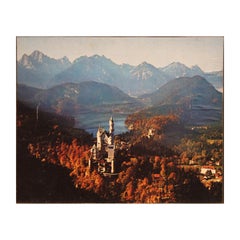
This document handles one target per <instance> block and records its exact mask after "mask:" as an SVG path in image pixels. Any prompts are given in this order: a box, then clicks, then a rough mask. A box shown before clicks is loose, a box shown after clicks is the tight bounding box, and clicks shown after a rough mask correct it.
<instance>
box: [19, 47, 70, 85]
mask: <svg viewBox="0 0 240 240" xmlns="http://www.w3.org/2000/svg"><path fill="white" fill-rule="evenodd" d="M70 65H71V63H70V61H69V60H68V58H67V57H63V58H61V59H54V58H50V57H48V56H47V55H45V54H43V53H42V52H40V51H37V50H36V51H34V52H33V53H32V54H31V55H29V56H28V55H26V54H24V55H23V56H22V58H21V59H20V60H19V61H18V62H17V82H18V83H19V84H26V85H29V86H32V87H38V88H39V87H40V88H47V87H48V86H49V85H50V82H49V81H50V80H51V79H52V78H53V77H54V76H55V75H56V74H58V73H60V72H62V71H63V70H65V69H66V68H68V67H69V66H70Z"/></svg>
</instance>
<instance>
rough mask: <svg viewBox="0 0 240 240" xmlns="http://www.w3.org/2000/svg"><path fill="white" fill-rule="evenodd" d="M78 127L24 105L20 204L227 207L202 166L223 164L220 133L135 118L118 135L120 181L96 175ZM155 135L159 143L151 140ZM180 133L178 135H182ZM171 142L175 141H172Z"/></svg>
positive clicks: (88, 142)
mask: <svg viewBox="0 0 240 240" xmlns="http://www.w3.org/2000/svg"><path fill="white" fill-rule="evenodd" d="M73 123H74V120H73V119H71V118H68V117H60V116H58V115H55V114H49V113H44V112H39V118H38V120H37V119H36V113H35V110H34V109H30V108H28V107H26V106H25V105H24V104H22V103H18V105H17V202H111V203H161V202H162V203H197V202H213V203H214V202H222V201H223V191H222V183H221V182H212V183H211V186H210V187H208V188H207V187H206V186H205V185H203V184H202V182H201V181H200V178H199V177H198V174H199V169H198V168H197V167H194V166H193V167H192V168H191V167H189V168H186V167H185V165H189V161H190V160H194V161H193V162H195V164H196V165H197V166H201V165H204V164H206V163H207V162H208V161H209V159H210V160H211V161H212V163H213V164H215V163H216V162H218V163H219V168H221V166H222V164H223V162H222V161H223V143H222V140H221V139H222V138H223V135H222V134H223V133H222V127H221V126H212V127H210V128H207V129H202V128H191V127H189V128H185V127H184V126H183V125H182V124H181V122H180V121H179V119H178V117H177V116H175V115H167V116H156V117H151V118H146V119H144V118H143V119H133V118H131V117H130V118H128V119H127V120H126V124H127V125H128V126H130V125H131V131H129V132H127V133H124V134H121V135H118V136H116V138H115V141H116V144H120V143H121V142H124V143H125V147H124V148H120V147H119V148H117V150H116V159H117V166H116V169H117V172H118V175H116V176H111V177H106V176H103V175H101V174H99V173H98V172H97V171H95V170H94V171H91V172H90V171H89V168H88V159H89V157H90V151H89V150H90V148H91V146H92V144H93V143H94V138H93V136H92V135H90V134H88V133H87V132H85V131H84V130H80V129H74V128H73ZM149 128H154V130H155V131H154V135H153V136H148V130H149ZM176 133H177V134H176ZM170 139H171V141H170Z"/></svg>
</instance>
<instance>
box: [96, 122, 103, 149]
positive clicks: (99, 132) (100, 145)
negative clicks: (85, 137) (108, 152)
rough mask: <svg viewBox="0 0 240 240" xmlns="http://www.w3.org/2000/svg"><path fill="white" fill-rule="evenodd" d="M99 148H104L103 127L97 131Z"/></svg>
mask: <svg viewBox="0 0 240 240" xmlns="http://www.w3.org/2000/svg"><path fill="white" fill-rule="evenodd" d="M97 149H98V150H99V151H101V150H102V129H101V128H100V127H99V128H98V131H97Z"/></svg>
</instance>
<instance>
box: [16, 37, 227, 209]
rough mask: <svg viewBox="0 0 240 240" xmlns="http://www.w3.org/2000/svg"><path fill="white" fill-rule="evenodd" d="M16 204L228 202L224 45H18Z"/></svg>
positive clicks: (219, 41) (198, 40) (116, 40)
mask: <svg viewBox="0 0 240 240" xmlns="http://www.w3.org/2000/svg"><path fill="white" fill-rule="evenodd" d="M16 49H17V53H16V65H17V67H16V96H17V101H16V108H17V112H16V115H17V116H16V134H17V157H16V202H17V203H119V204H123V203H224V188H223V185H224V181H223V176H224V154H223V152H224V151H223V144H224V142H223V137H224V135H223V130H224V129H223V125H224V115H223V103H224V98H223V92H224V88H223V78H224V72H223V71H224V65H223V62H224V59H223V50H224V37H222V36H211V37H207V36H199V37H196V36H194V37H193V36H192V37H191V36H189V37H182V36H179V37H176V36H174V37H163V36H162V37H160V36H155V37H146V36H145V37H129V36H126V37H116V36H114V37H113V36H109V37H82V36H81V37H67V36H66V37H64V36H55V37H53V36H52V37H50V36H41V37H31V36H24V37H23V36H18V37H16Z"/></svg>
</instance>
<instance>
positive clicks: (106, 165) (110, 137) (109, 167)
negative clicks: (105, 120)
mask: <svg viewBox="0 0 240 240" xmlns="http://www.w3.org/2000/svg"><path fill="white" fill-rule="evenodd" d="M114 152H115V145H114V121H113V117H110V119H109V131H108V132H107V131H106V130H105V129H104V128H101V127H99V128H98V131H97V146H96V144H94V145H93V146H92V148H91V156H90V158H89V168H90V170H92V169H96V168H97V171H98V172H99V173H103V174H106V173H108V174H114V173H115V158H114Z"/></svg>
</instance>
